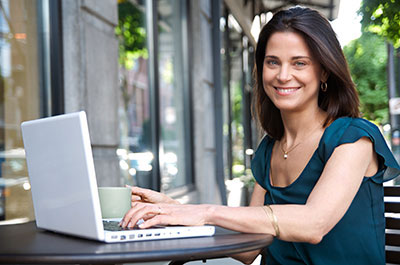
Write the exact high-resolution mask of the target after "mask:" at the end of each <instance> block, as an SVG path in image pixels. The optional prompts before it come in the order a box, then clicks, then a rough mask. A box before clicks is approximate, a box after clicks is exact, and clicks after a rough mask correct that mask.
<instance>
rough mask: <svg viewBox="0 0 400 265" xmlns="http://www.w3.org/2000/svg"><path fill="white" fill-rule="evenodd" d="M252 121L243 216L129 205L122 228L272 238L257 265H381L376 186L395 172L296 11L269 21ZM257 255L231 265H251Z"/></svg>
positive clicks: (325, 32)
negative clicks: (250, 183) (162, 227)
mask: <svg viewBox="0 0 400 265" xmlns="http://www.w3.org/2000/svg"><path fill="white" fill-rule="evenodd" d="M255 75H256V86H255V95H256V101H255V104H256V112H257V117H258V120H259V123H260V125H261V127H262V128H263V129H264V130H265V132H266V136H265V137H264V138H263V140H262V141H261V143H260V145H259V147H258V149H257V151H256V153H255V156H254V159H253V161H252V170H253V175H254V177H255V178H256V180H257V184H256V185H255V187H254V192H253V195H252V199H251V203H250V206H249V207H236V208H232V207H226V206H217V205H179V204H176V202H175V201H173V200H171V199H170V198H168V197H166V196H165V195H162V194H159V193H155V192H152V191H149V190H144V189H140V188H133V189H132V192H133V194H135V195H136V196H139V197H138V198H139V199H138V200H139V201H136V202H133V207H132V209H131V210H130V211H129V212H128V213H127V214H126V216H125V217H124V219H123V221H122V222H121V225H122V226H132V224H135V223H136V222H137V221H138V220H139V219H140V218H142V217H143V218H144V219H145V222H144V223H143V224H142V225H141V226H140V227H143V228H145V227H150V226H153V225H156V224H181V225H203V224H212V225H218V226H222V227H225V228H229V229H232V230H236V231H241V232H247V233H268V234H272V235H274V236H275V237H276V239H275V240H274V242H273V243H272V244H271V245H270V246H269V247H268V249H267V250H266V253H265V254H266V255H264V258H265V259H266V262H267V264H285V265H286V264H324V265H326V264H364V265H365V264H374V265H376V264H385V252H384V225H385V221H384V208H383V186H382V183H383V182H384V181H385V180H389V179H392V178H394V177H396V176H397V175H398V174H399V172H400V171H399V170H400V168H399V165H398V164H397V162H396V160H395V159H394V157H393V155H392V154H391V152H390V150H389V149H388V147H387V145H386V143H385V141H384V139H383V137H382V135H381V134H380V132H379V130H378V128H377V127H376V126H374V125H373V124H372V123H370V122H368V121H366V120H363V119H361V118H358V117H359V110H358V104H359V102H358V97H357V93H356V90H355V87H354V84H353V82H352V80H351V76H350V73H349V70H348V67H347V63H346V60H345V58H344V56H343V53H342V51H341V48H340V45H339V42H338V40H337V39H336V36H335V33H334V32H333V30H332V28H331V26H330V24H329V22H328V21H327V20H326V19H325V18H323V17H322V16H321V15H320V14H319V13H318V12H316V11H314V10H311V9H308V8H302V7H295V8H291V9H289V10H286V11H280V12H278V13H277V14H276V15H275V16H274V17H273V18H272V19H271V21H270V22H269V23H268V24H267V25H265V27H264V28H263V29H262V31H261V33H260V36H259V41H258V44H257V48H256V69H255ZM257 254H259V251H258V252H252V253H245V254H242V255H240V256H237V257H235V258H238V259H240V260H241V261H243V262H245V263H249V262H251V261H252V260H253V259H254V258H255V257H256V255H257Z"/></svg>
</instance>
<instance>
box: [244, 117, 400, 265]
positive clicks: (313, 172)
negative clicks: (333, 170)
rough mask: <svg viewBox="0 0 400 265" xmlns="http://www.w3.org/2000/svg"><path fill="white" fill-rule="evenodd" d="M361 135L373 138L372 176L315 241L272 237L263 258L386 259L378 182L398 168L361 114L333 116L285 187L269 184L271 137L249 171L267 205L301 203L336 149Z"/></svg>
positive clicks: (290, 261)
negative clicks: (374, 161) (375, 163)
mask: <svg viewBox="0 0 400 265" xmlns="http://www.w3.org/2000/svg"><path fill="white" fill-rule="evenodd" d="M362 137H368V138H369V139H370V140H371V141H372V142H373V144H374V149H375V152H376V153H377V154H378V161H379V169H378V172H377V173H376V174H375V175H374V176H372V177H364V179H363V181H362V184H361V186H360V189H359V190H358V192H357V194H356V196H355V198H354V200H353V202H352V203H351V205H350V207H349V209H348V210H347V212H346V213H345V215H344V216H343V218H342V219H341V220H340V221H339V222H338V223H337V224H336V226H335V227H334V228H333V229H332V230H331V231H330V232H329V233H328V234H327V235H325V237H324V238H323V239H322V241H321V242H320V243H319V244H316V245H313V244H309V243H294V242H285V241H282V240H279V239H277V238H275V239H274V241H273V242H272V244H271V245H270V246H269V247H268V248H267V249H265V250H264V255H263V259H264V260H263V261H264V262H265V261H266V263H267V264H268V265H275V264H284V265H295V264H296V265H297V264H310V265H311V264H313V265H319V264H321V265H330V264H332V265H338V264H353V265H357V264H360V265H361V264H362V265H367V264H371V265H379V264H382V265H383V264H385V218H384V203H383V185H382V183H383V182H384V181H386V180H390V179H393V178H395V177H397V176H398V175H399V174H400V167H399V165H398V163H397V162H396V159H395V158H394V156H393V154H392V152H391V151H390V150H389V148H388V146H387V144H386V142H385V139H384V138H383V136H382V134H381V133H380V131H379V129H378V128H377V127H376V126H375V125H374V124H372V123H371V122H368V121H366V120H364V119H360V118H349V117H343V118H339V119H337V120H335V121H334V122H333V123H331V125H330V126H329V127H327V128H326V129H325V132H324V134H323V135H322V137H321V140H320V142H319V145H318V148H317V150H316V151H315V152H314V154H313V156H312V157H311V159H310V160H309V161H308V164H307V165H306V167H305V168H304V170H303V172H302V173H301V174H300V176H299V177H298V178H297V179H296V180H295V181H294V182H293V183H292V184H290V185H289V186H287V187H273V186H271V183H270V178H269V172H270V170H269V169H270V161H271V152H272V147H273V145H274V142H275V140H274V139H272V138H270V137H269V136H265V137H264V138H263V140H262V141H261V143H260V144H259V146H258V148H257V151H256V153H255V155H254V158H253V160H252V172H253V175H254V177H255V179H256V181H257V183H258V184H259V185H261V187H263V188H264V189H265V190H267V193H266V195H265V200H264V203H265V204H305V203H306V201H307V198H308V196H309V194H310V193H311V191H312V189H313V188H314V186H315V184H316V183H317V181H318V179H319V177H320V175H321V173H322V171H323V170H324V166H325V164H326V163H327V161H328V160H329V158H330V156H331V155H332V153H333V151H334V150H335V148H336V147H338V146H339V145H341V144H345V143H354V142H356V141H357V140H359V139H360V138H362ZM345 177H346V176H343V178H345ZM278 221H279V220H278Z"/></svg>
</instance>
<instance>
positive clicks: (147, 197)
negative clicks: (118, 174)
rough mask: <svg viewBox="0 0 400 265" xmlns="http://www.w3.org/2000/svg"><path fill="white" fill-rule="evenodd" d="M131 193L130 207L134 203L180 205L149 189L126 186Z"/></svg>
mask: <svg viewBox="0 0 400 265" xmlns="http://www.w3.org/2000/svg"><path fill="white" fill-rule="evenodd" d="M127 187H128V188H130V189H131V191H132V200H131V202H132V206H133V204H134V203H135V202H147V203H167V204H180V203H179V202H178V201H176V200H174V199H172V198H170V197H168V196H167V195H165V194H163V193H160V192H157V191H153V190H150V189H145V188H139V187H134V186H127Z"/></svg>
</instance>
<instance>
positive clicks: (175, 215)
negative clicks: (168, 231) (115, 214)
mask: <svg viewBox="0 0 400 265" xmlns="http://www.w3.org/2000/svg"><path fill="white" fill-rule="evenodd" d="M209 208H210V206H208V205H176V204H153V203H143V202H135V203H133V206H132V208H131V209H130V210H129V211H128V212H127V213H126V214H125V216H124V217H123V218H122V221H121V226H122V227H124V228H125V227H128V228H132V227H134V226H135V224H136V223H137V222H138V221H139V220H140V219H143V220H144V222H142V223H141V224H140V225H139V227H140V228H148V227H152V226H155V225H204V224H206V223H207V220H206V215H207V211H208V209H209Z"/></svg>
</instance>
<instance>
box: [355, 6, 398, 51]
mask: <svg viewBox="0 0 400 265" xmlns="http://www.w3.org/2000/svg"><path fill="white" fill-rule="evenodd" d="M359 13H360V15H361V16H362V20H361V23H362V26H363V28H364V29H365V30H367V31H370V32H373V33H376V34H378V35H380V36H383V37H385V38H386V39H387V40H388V41H390V42H392V43H393V45H394V47H396V48H399V47H400V1H399V0H363V1H362V4H361V8H360V10H359Z"/></svg>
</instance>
